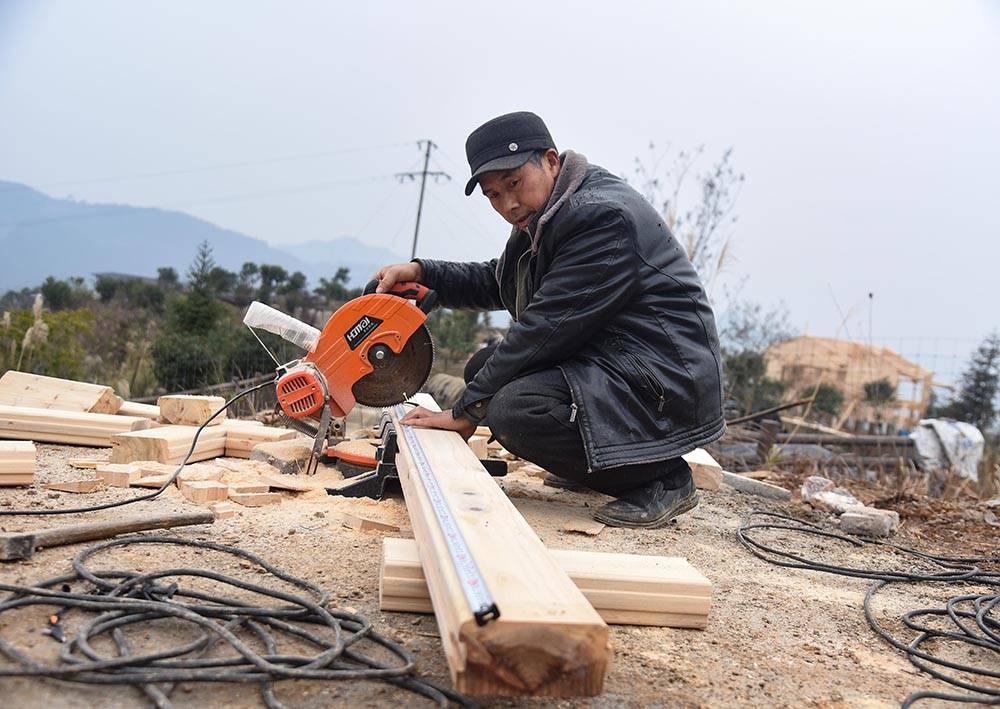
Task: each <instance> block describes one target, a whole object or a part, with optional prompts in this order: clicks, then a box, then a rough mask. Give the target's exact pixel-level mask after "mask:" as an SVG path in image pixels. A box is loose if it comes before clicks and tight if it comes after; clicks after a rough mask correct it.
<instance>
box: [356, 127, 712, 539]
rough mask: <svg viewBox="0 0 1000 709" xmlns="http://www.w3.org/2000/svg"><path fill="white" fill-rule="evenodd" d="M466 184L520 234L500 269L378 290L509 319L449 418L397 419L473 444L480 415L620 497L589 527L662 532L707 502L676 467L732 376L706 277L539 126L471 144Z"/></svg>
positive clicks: (402, 274) (422, 267)
mask: <svg viewBox="0 0 1000 709" xmlns="http://www.w3.org/2000/svg"><path fill="white" fill-rule="evenodd" d="M465 150H466V155H467V157H468V160H469V166H470V168H471V170H472V177H471V179H470V180H469V182H468V184H467V185H466V189H465V194H466V195H469V194H471V193H472V192H473V190H474V189H475V188H476V185H478V186H479V187H480V189H481V190H482V193H483V194H484V195H485V196H486V198H487V199H488V200H489V201H490V204H491V205H492V206H493V208H494V209H495V210H496V211H497V212H498V213H499V214H500V216H502V217H503V218H504V219H505V220H507V222H509V223H510V224H511V225H512V226H513V229H512V230H511V235H510V239H509V240H508V242H507V246H506V248H505V249H504V252H503V254H501V256H500V258H499V259H493V260H492V261H488V262H485V263H454V262H445V261H432V260H429V259H416V260H414V261H412V262H411V263H406V264H396V265H393V266H387V267H385V268H383V269H381V270H380V271H379V272H378V273H377V274H376V277H377V278H378V279H379V280H380V283H379V290H380V291H383V292H384V291H385V290H387V289H388V288H390V287H391V286H392V284H393V283H396V282H398V281H405V280H415V281H420V282H421V283H424V284H425V285H427V286H429V287H430V288H433V289H434V290H436V291H437V292H438V295H439V298H440V303H441V305H443V306H445V307H449V308H471V309H477V310H500V309H506V310H507V311H508V312H510V315H511V318H512V322H511V325H510V328H509V329H508V331H507V334H506V336H505V337H504V338H503V340H502V341H501V342H500V343H499V344H498V345H496V347H495V348H492V349H490V350H486V351H480V352H479V353H477V354H476V355H475V356H474V357H473V359H472V361H470V365H469V367H467V371H466V378H467V380H468V387H467V388H466V391H465V394H464V395H463V397H462V398H461V400H460V401H459V402H458V404H456V405H455V407H454V408H453V409H452V410H451V411H445V412H441V413H433V412H430V411H427V410H426V409H422V408H417V409H415V410H413V411H411V412H409V413H408V414H407V415H406V416H405V417H404V418H403V420H402V422H403V423H407V424H410V425H413V426H419V427H428V428H441V429H448V430H453V431H458V432H459V433H460V434H461V435H462V436H463V437H465V438H468V437H469V436H470V435H471V434H472V432H473V431H474V430H475V427H476V425H477V424H478V423H479V422H480V421H483V420H484V419H485V422H486V423H488V424H489V426H490V429H491V430H492V432H493V435H494V436H495V437H496V438H497V439H498V440H499V441H500V442H501V443H502V444H503V445H504V447H505V448H507V450H509V451H511V452H512V453H514V454H516V455H518V456H519V457H521V458H524V459H526V460H529V461H531V462H533V463H536V464H537V465H539V466H541V467H543V468H545V469H546V470H548V471H549V472H550V473H552V474H554V475H556V476H559V477H560V478H563V479H564V480H565V481H568V483H567V484H569V483H577V484H579V485H583V486H586V487H588V488H591V489H593V490H597V491H599V492H603V493H606V494H608V495H611V496H613V497H615V498H617V499H615V500H613V501H611V502H609V503H608V504H606V505H604V506H603V507H601V508H600V509H599V510H598V511H597V512H596V513H595V514H594V517H595V519H597V520H599V521H601V522H604V523H605V524H608V525H613V526H622V527H647V528H651V527H661V526H663V525H665V524H667V523H668V522H669V521H670V520H671V519H673V518H674V517H676V516H677V515H679V514H682V513H683V512H686V511H688V510H691V509H693V508H694V507H695V505H697V504H698V496H697V492H696V491H695V488H694V483H693V481H692V479H691V469H690V468H689V467H688V465H687V463H685V462H684V461H683V460H682V459H681V458H680V456H681V455H682V454H683V453H687V452H688V451H690V450H692V449H694V448H696V447H697V446H699V445H703V444H705V443H708V442H710V441H713V440H715V439H717V438H718V437H719V436H721V435H722V433H723V431H724V430H725V422H724V420H723V418H722V373H721V364H720V358H719V344H718V336H717V334H716V329H715V319H714V316H713V314H712V310H711V308H710V307H709V305H708V300H707V298H706V296H705V291H704V290H703V288H702V287H701V284H700V282H699V280H698V276H697V274H696V273H695V271H694V268H693V267H692V265H691V262H690V261H689V260H688V258H687V256H686V255H685V253H684V250H683V249H682V248H681V246H680V244H678V242H677V240H676V239H675V238H674V237H673V235H672V234H671V233H670V230H669V229H668V228H667V226H666V225H665V224H664V222H663V219H662V217H661V216H660V215H659V214H657V212H656V210H655V209H653V208H652V207H651V206H650V205H649V203H648V202H646V201H645V200H644V199H643V198H642V196H641V195H639V194H638V193H637V192H636V191H635V190H634V189H632V188H631V187H629V186H628V185H627V184H626V183H625V182H624V181H623V180H621V179H620V178H618V177H615V176H614V175H612V174H610V173H609V172H607V171H606V170H604V169H603V168H600V167H598V166H596V165H591V164H589V163H588V162H587V160H586V158H584V157H583V156H582V155H580V154H579V153H575V152H573V151H566V152H564V153H562V154H561V155H560V154H559V153H558V152H557V151H556V147H555V143H554V142H553V140H552V137H551V136H550V135H549V131H548V129H547V128H546V126H545V124H544V123H543V122H542V119H541V118H539V117H538V116H536V115H535V114H533V113H528V112H519V113H511V114H507V115H504V116H500V117H498V118H494V119H493V120H491V121H489V122H487V123H485V124H484V125H482V126H480V127H479V128H477V129H476V130H475V131H474V132H473V133H472V134H471V135H470V136H469V139H468V141H467V142H466V146H465Z"/></svg>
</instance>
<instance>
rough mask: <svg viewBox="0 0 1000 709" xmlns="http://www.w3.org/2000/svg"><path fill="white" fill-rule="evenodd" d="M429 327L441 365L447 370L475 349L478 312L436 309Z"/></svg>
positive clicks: (477, 331)
mask: <svg viewBox="0 0 1000 709" xmlns="http://www.w3.org/2000/svg"><path fill="white" fill-rule="evenodd" d="M430 329H431V332H433V333H434V338H435V340H436V341H437V345H438V351H439V352H440V354H441V359H442V360H443V362H442V364H443V367H444V369H445V370H447V369H449V368H450V367H451V366H452V365H454V364H456V363H457V362H460V361H462V360H464V359H465V358H466V357H467V356H468V355H469V354H471V353H472V351H473V350H475V349H476V336H477V334H478V333H479V313H477V312H473V311H469V310H445V309H442V310H438V311H436V312H435V313H433V314H432V315H431V323H430Z"/></svg>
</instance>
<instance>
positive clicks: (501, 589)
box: [390, 395, 610, 696]
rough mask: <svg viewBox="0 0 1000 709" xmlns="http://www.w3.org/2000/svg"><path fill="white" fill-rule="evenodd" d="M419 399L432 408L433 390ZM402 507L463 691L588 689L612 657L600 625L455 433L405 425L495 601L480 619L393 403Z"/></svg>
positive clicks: (597, 685)
mask: <svg viewBox="0 0 1000 709" xmlns="http://www.w3.org/2000/svg"><path fill="white" fill-rule="evenodd" d="M419 400H420V403H421V405H423V406H425V407H426V408H432V409H437V406H436V404H435V403H434V401H433V399H431V398H430V397H427V396H425V395H423V396H420V397H419ZM390 413H391V415H392V417H393V424H394V425H395V426H396V427H397V432H398V433H397V441H398V442H399V447H400V454H399V455H398V456H397V457H396V465H397V469H398V470H399V474H400V481H401V484H402V487H403V494H404V496H405V498H406V506H407V511H408V512H409V515H410V521H411V523H412V526H413V532H414V536H415V537H416V540H417V545H418V548H419V555H420V559H421V561H422V567H423V569H424V572H425V574H426V577H427V585H428V587H429V592H430V596H431V599H432V601H433V605H434V612H435V615H436V616H437V621H438V627H439V629H440V632H441V639H442V643H443V645H444V649H445V655H446V657H447V660H448V665H449V668H450V670H451V674H452V678H453V680H454V682H455V686H456V688H457V689H458V690H459V691H462V692H466V693H469V694H497V695H532V696H593V695H596V694H599V693H600V692H601V689H602V687H603V681H604V674H605V671H606V669H607V666H608V662H609V660H610V647H609V644H608V628H607V625H606V624H605V623H604V621H603V620H602V619H601V617H600V616H599V615H598V614H597V612H596V611H595V610H594V608H593V606H591V605H590V603H589V602H588V601H587V599H586V598H584V596H583V594H582V593H581V592H580V590H579V589H578V588H577V587H576V586H575V585H574V583H573V582H572V581H571V580H570V578H569V577H568V576H567V575H566V573H565V572H564V571H563V570H562V569H561V568H560V567H559V565H558V564H557V563H556V562H555V560H554V559H553V558H552V556H551V555H550V554H549V553H548V550H547V549H546V548H545V546H544V545H543V544H542V542H541V540H540V539H539V538H538V536H537V535H536V534H535V532H534V531H533V530H532V529H531V527H530V526H529V525H528V523H527V522H526V521H525V520H524V518H523V517H522V516H521V515H520V513H518V511H517V509H516V508H515V507H514V506H513V505H512V504H511V502H510V500H508V499H507V496H506V495H505V494H504V493H503V491H502V490H500V488H499V487H498V486H497V484H496V482H495V481H494V480H493V479H492V478H491V477H490V476H489V474H488V473H487V472H486V471H485V469H484V468H483V467H482V465H481V464H480V463H479V461H478V460H477V458H476V456H475V454H474V453H473V452H472V451H471V450H470V449H469V447H468V446H467V445H465V442H464V441H463V440H462V438H461V437H460V436H459V435H458V434H457V433H454V432H451V431H441V430H428V429H413V431H414V432H415V434H416V438H417V440H418V441H419V442H420V445H421V447H422V448H423V450H424V452H425V455H426V456H427V459H428V462H429V464H430V466H431V468H432V469H433V470H434V473H435V475H436V477H437V479H438V482H439V484H440V486H441V488H442V494H443V498H444V501H445V503H446V504H447V505H448V507H449V508H450V509H451V511H452V514H453V515H454V516H455V518H456V520H457V523H458V525H459V527H460V529H461V532H462V534H463V535H464V537H465V540H466V542H467V544H468V546H469V551H470V553H471V555H472V557H473V558H474V559H475V560H476V562H477V564H478V565H479V568H480V570H481V571H482V573H483V575H484V577H485V580H486V584H487V586H488V588H489V591H490V593H491V594H492V596H493V598H494V600H495V601H496V603H497V606H498V607H499V609H500V618H499V619H497V620H492V621H490V622H488V623H487V624H486V625H485V626H478V625H477V624H476V622H475V619H474V616H473V613H472V610H471V609H470V607H469V604H468V601H467V600H466V597H465V595H464V593H463V591H462V587H461V583H460V580H459V577H458V575H457V572H456V571H455V568H454V566H453V564H452V563H451V556H450V554H449V552H448V547H447V544H446V542H445V539H444V536H443V534H442V532H441V528H440V526H439V524H438V522H437V519H436V517H435V516H434V513H433V511H432V508H431V505H430V502H429V499H428V495H427V491H426V489H425V487H424V484H423V482H422V479H421V478H420V475H419V473H418V472H417V470H415V469H414V467H413V458H412V453H411V451H410V450H409V446H408V444H407V442H406V437H405V436H404V435H403V432H402V429H401V427H400V424H399V422H398V420H397V419H396V416H395V411H394V410H390Z"/></svg>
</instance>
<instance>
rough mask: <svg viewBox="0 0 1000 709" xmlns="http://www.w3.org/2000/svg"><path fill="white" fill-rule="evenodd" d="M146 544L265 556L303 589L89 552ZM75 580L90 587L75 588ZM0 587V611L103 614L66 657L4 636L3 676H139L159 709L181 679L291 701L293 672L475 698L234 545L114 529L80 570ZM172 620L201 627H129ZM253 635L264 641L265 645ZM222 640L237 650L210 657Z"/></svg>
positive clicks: (73, 641)
mask: <svg viewBox="0 0 1000 709" xmlns="http://www.w3.org/2000/svg"><path fill="white" fill-rule="evenodd" d="M140 544H159V545H164V544H166V545H174V546H182V547H191V548H195V549H201V550H211V551H214V552H221V553H224V554H229V555H232V556H235V557H238V558H240V559H244V560H246V561H249V562H251V563H253V564H256V565H257V566H259V567H261V568H262V569H264V570H265V571H267V572H268V573H270V574H272V575H273V576H275V577H276V578H278V579H280V580H281V581H284V582H285V583H287V584H290V585H292V586H294V587H296V588H298V589H301V590H302V591H303V592H304V594H302V595H299V594H295V593H289V592H286V591H282V590H278V589H274V588H268V587H265V586H261V585H258V584H254V583H249V582H247V581H243V580H241V579H238V578H235V577H232V576H227V575H225V574H222V573H219V572H218V571H212V570H209V569H196V568H171V569H161V570H158V571H155V572H151V573H145V574H142V573H137V572H134V571H106V570H102V571H96V570H92V569H90V568H88V566H87V562H88V561H90V560H91V559H92V558H93V557H94V556H96V555H98V554H101V553H102V552H106V551H108V550H111V549H119V548H122V547H127V546H135V545H140ZM183 577H190V578H201V579H209V580H211V581H213V582H216V583H218V584H220V585H222V586H224V587H228V588H229V589H230V591H234V590H241V591H248V592H252V593H254V594H258V595H260V596H264V597H266V598H269V599H272V600H273V601H275V602H276V603H275V604H274V605H253V604H249V603H248V602H247V601H245V600H239V599H236V598H233V597H230V596H229V595H217V594H214V593H213V594H210V593H206V592H204V591H197V590H193V589H187V588H184V587H183V586H181V585H180V584H179V583H178V582H177V581H172V582H170V583H168V582H166V581H165V579H168V578H170V579H177V578H183ZM73 585H78V586H85V587H86V588H82V589H78V590H73V588H72V586H73ZM0 590H2V591H7V592H9V595H7V596H6V597H4V598H3V599H2V600H0V615H2V614H3V613H5V612H7V611H10V610H14V609H16V608H24V607H27V606H39V605H41V606H54V607H58V608H60V609H64V610H61V611H60V614H59V615H60V616H62V615H63V614H64V613H69V612H74V611H89V612H91V613H96V615H94V616H92V617H90V618H88V619H87V620H86V622H85V623H83V625H82V627H81V628H80V629H79V631H78V632H77V633H76V634H75V635H74V636H72V637H71V638H69V639H68V642H66V643H65V644H64V645H63V646H62V647H61V651H60V654H59V657H60V660H61V664H58V665H46V664H42V663H40V662H38V661H36V660H34V659H32V658H31V657H29V656H28V655H26V654H24V653H22V652H21V651H19V650H18V649H17V648H16V647H14V645H13V644H11V643H10V642H9V641H8V640H7V639H6V638H4V637H3V636H2V634H0V654H3V655H4V656H6V657H7V658H8V659H9V660H11V661H12V662H13V663H14V664H13V665H8V666H5V667H0V677H43V678H49V679H57V680H63V681H69V682H80V683H86V684H101V685H133V686H135V687H136V688H138V689H139V690H141V691H142V692H143V693H144V694H145V695H146V697H147V698H148V699H149V700H150V701H151V702H152V704H153V705H154V706H156V707H158V708H159V709H167V708H168V707H170V706H171V704H170V693H171V692H172V691H173V689H174V686H175V684H176V683H178V682H240V683H248V682H252V683H257V684H260V692H261V698H262V699H263V702H264V704H265V705H266V706H268V707H271V708H272V709H279V708H280V707H282V706H283V705H282V704H281V703H280V701H279V700H278V699H277V697H276V695H275V683H276V682H278V681H280V680H291V679H310V680H338V681H349V680H374V681H381V682H388V683H390V684H393V685H395V686H397V687H400V688H402V689H405V690H408V691H411V692H414V693H416V694H419V695H422V696H424V697H427V698H429V699H431V700H433V701H435V702H437V703H438V705H439V706H447V705H448V703H449V702H454V703H456V704H458V705H460V706H466V707H471V706H474V704H472V703H471V702H470V701H469V700H468V699H466V698H465V697H464V696H462V695H461V694H458V693H457V692H455V691H453V690H451V689H448V688H446V687H443V686H441V685H438V684H436V683H434V682H432V681H430V680H427V679H423V678H421V677H419V676H417V674H416V671H415V665H414V660H413V656H412V655H411V654H410V653H409V652H408V651H407V650H406V649H405V648H404V647H402V646H401V645H399V644H398V643H396V642H393V641H392V640H391V639H389V638H387V637H385V636H383V635H381V634H379V633H377V632H375V631H374V630H373V629H372V626H371V623H370V622H369V621H368V620H367V619H366V618H364V617H363V616H361V615H358V614H356V613H351V612H347V611H345V610H342V609H339V608H331V607H329V601H330V597H331V594H330V593H329V592H327V591H323V590H322V589H321V588H319V587H318V586H316V585H315V584H313V583H310V582H309V581H306V580H304V579H301V578H298V577H296V576H293V575H292V574H290V573H288V572H287V571H283V570H282V569H280V568H278V567H275V566H273V565H271V564H269V563H268V562H267V561H265V560H264V559H262V558H260V557H259V556H256V555H254V554H252V553H250V552H248V551H245V550H243V549H240V548H238V547H234V546H228V545H224V544H217V543H215V542H208V541H201V540H193V539H183V538H179V537H167V536H153V535H151V536H142V535H137V536H131V537H124V538H121V539H112V540H108V541H105V542H101V543H99V544H95V545H93V546H91V547H88V548H87V549H84V550H83V551H81V552H79V553H78V554H77V555H76V556H75V557H74V558H73V571H72V573H67V574H64V575H62V576H57V577H54V578H50V579H47V580H44V581H41V582H39V583H37V584H35V585H34V586H20V585H14V584H2V583H0ZM230 591H227V592H224V593H229V592H230ZM165 618H173V619H175V620H180V621H183V622H186V623H189V624H191V625H194V626H196V627H197V628H198V629H199V630H200V635H199V637H198V638H197V639H195V640H194V641H189V642H186V643H184V644H182V645H179V646H176V647H169V648H164V649H160V650H157V651H155V652H147V653H143V654H135V653H133V652H132V651H131V649H130V643H129V638H128V637H127V635H126V630H127V629H131V630H133V631H140V632H143V633H145V632H147V631H150V630H152V628H150V627H148V626H145V625H144V624H147V623H150V622H152V621H157V620H161V619H165ZM247 634H249V635H250V640H249V641H248V639H247V638H246V635H247ZM102 636H108V637H110V639H111V640H112V642H113V643H114V646H115V648H116V650H117V655H115V656H106V655H102V654H101V653H100V652H98V651H97V650H96V649H95V648H94V641H95V640H97V639H99V638H101V637H102ZM241 636H243V637H241ZM253 640H256V643H254V642H253ZM281 641H285V642H288V641H294V642H298V643H301V642H304V643H306V644H307V645H309V646H312V647H314V648H316V653H315V654H314V655H311V656H306V655H295V654H285V653H283V652H282V651H281V648H280V647H279V643H280V642H281ZM252 644H255V645H259V646H261V647H262V648H263V650H258V649H255V648H254V647H252ZM220 645H221V646H228V648H229V649H231V650H232V651H233V652H231V653H227V654H226V655H224V656H218V655H216V656H213V657H209V656H208V655H209V653H210V652H211V651H212V650H213V649H215V648H216V647H218V646H220ZM365 645H367V646H368V647H370V648H372V649H374V648H376V647H381V648H383V649H384V650H387V651H388V652H389V653H390V654H391V655H392V656H393V657H394V662H391V663H386V662H382V661H380V660H377V659H375V658H374V657H372V656H370V655H369V654H366V652H365V651H364V649H363V648H364V646H365Z"/></svg>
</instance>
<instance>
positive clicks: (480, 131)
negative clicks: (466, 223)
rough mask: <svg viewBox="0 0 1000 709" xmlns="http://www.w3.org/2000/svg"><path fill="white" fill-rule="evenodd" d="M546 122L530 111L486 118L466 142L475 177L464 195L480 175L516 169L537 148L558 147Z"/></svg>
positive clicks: (476, 182)
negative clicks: (488, 119) (491, 118)
mask: <svg viewBox="0 0 1000 709" xmlns="http://www.w3.org/2000/svg"><path fill="white" fill-rule="evenodd" d="M555 147H556V144H555V142H553V140H552V136H551V135H549V129H548V128H546V127H545V122H544V121H542V119H541V118H539V117H538V116H536V115H535V114H534V113H531V112H530V111H518V112H517V113H508V114H505V115H503V116H499V117H497V118H494V119H493V120H491V121H487V122H486V123H484V124H483V125H481V126H479V127H478V128H476V129H475V130H474V131H472V134H471V135H469V138H468V140H466V141H465V156H466V157H467V158H468V159H469V167H470V168H472V177H471V178H470V179H469V182H468V183H467V184H466V185H465V194H466V195H470V194H472V190H474V189H476V185H477V184H478V183H479V178H480V176H482V175H483V173H486V172H493V171H495V170H513V169H514V168H517V167H521V165H523V164H524V163H526V162H528V158H530V157H531V154H532V153H533V152H535V151H536V150H547V149H548V148H555Z"/></svg>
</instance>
